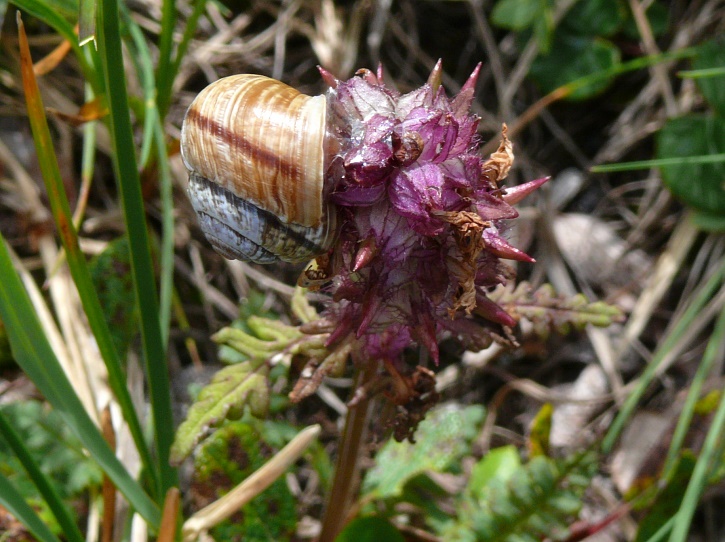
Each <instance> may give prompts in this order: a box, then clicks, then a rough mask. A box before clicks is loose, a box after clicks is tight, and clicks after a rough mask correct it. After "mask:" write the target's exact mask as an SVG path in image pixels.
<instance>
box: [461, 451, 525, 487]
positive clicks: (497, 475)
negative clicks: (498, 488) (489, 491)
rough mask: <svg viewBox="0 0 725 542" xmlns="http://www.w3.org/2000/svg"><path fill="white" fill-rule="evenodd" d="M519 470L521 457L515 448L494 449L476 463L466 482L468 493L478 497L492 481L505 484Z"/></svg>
mask: <svg viewBox="0 0 725 542" xmlns="http://www.w3.org/2000/svg"><path fill="white" fill-rule="evenodd" d="M519 468H521V456H520V455H519V452H518V450H517V449H516V447H515V446H502V447H501V448H494V449H493V450H491V451H490V452H488V453H487V454H486V455H485V456H483V458H481V460H480V461H479V462H478V463H476V464H475V465H474V467H473V470H472V471H471V478H470V479H469V481H468V491H469V492H471V494H473V495H479V494H480V493H481V491H482V490H483V488H484V487H486V486H487V485H488V484H489V483H491V482H492V481H493V480H496V481H498V482H503V483H506V482H508V481H509V480H510V479H511V477H512V476H513V475H514V472H516V470H518V469H519Z"/></svg>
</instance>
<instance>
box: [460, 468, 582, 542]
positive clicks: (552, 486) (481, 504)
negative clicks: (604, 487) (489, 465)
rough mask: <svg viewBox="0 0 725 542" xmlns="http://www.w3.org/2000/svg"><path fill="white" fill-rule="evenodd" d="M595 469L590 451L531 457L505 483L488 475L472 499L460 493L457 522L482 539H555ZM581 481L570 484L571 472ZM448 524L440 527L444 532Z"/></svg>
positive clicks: (561, 534)
mask: <svg viewBox="0 0 725 542" xmlns="http://www.w3.org/2000/svg"><path fill="white" fill-rule="evenodd" d="M595 469H596V463H595V456H594V455H593V454H580V455H578V456H576V457H574V458H568V459H563V460H553V459H550V458H547V457H544V456H539V457H535V458H533V459H532V460H531V461H529V463H527V464H526V465H523V466H521V467H520V468H518V469H517V470H516V471H515V472H514V474H513V475H512V476H511V478H510V480H508V482H507V483H502V482H501V481H500V480H497V479H494V480H492V482H491V483H490V484H488V485H486V486H485V487H484V488H483V491H482V492H481V493H480V495H479V496H478V498H476V499H473V500H471V499H470V498H468V497H467V496H466V495H464V497H463V498H462V500H461V502H460V504H459V507H458V512H459V513H458V522H459V523H460V524H462V525H470V526H471V527H472V528H473V530H474V531H475V535H476V540H486V541H487V542H495V541H505V542H514V541H519V540H541V539H544V538H547V539H552V540H561V539H563V538H565V537H566V535H567V526H568V525H570V524H571V521H573V519H574V517H575V514H576V512H577V511H578V510H579V508H580V507H581V504H582V500H581V496H582V494H583V492H584V490H585V489H586V487H587V485H588V483H589V481H590V480H591V477H592V476H593V474H594V472H595ZM577 475H578V476H579V477H583V478H585V479H586V480H587V483H585V484H572V483H571V481H572V479H573V478H574V477H575V476H577ZM453 531H454V529H453V528H452V527H451V526H450V525H447V526H446V532H453Z"/></svg>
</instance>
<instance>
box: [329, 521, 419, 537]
mask: <svg viewBox="0 0 725 542" xmlns="http://www.w3.org/2000/svg"><path fill="white" fill-rule="evenodd" d="M404 541H405V538H404V537H403V535H402V534H400V531H398V529H396V528H395V527H394V526H393V525H392V524H391V523H390V522H389V521H388V520H387V519H385V518H381V517H377V516H374V517H367V518H357V519H355V520H353V521H351V522H350V523H349V524H348V525H347V526H346V527H345V529H343V531H342V532H341V533H340V534H339V535H338V536H337V538H335V542H404Z"/></svg>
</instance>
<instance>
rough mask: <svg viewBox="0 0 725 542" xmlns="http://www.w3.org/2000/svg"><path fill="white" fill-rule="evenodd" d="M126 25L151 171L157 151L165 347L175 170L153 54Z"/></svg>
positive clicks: (161, 315)
mask: <svg viewBox="0 0 725 542" xmlns="http://www.w3.org/2000/svg"><path fill="white" fill-rule="evenodd" d="M123 15H124V22H125V24H126V26H127V28H128V29H129V33H130V34H131V38H132V40H133V44H129V47H131V45H133V46H134V47H135V49H134V52H135V53H136V54H134V55H132V56H133V58H134V61H135V65H136V71H137V72H138V74H139V79H140V80H141V85H142V87H143V92H144V103H145V119H144V137H143V147H142V149H141V164H142V165H143V167H144V168H147V167H148V166H149V164H150V163H151V161H152V155H151V152H152V150H154V149H155V150H156V156H155V160H156V161H155V164H156V166H157V168H158V174H159V197H160V199H161V231H162V236H161V247H160V257H159V262H160V272H159V290H160V292H159V323H160V325H161V336H162V340H163V342H164V344H166V343H167V341H168V337H169V328H170V325H171V301H172V299H171V298H172V291H173V281H174V202H173V194H172V179H171V170H170V168H169V157H168V154H167V152H166V135H165V133H164V127H163V125H162V121H161V116H160V114H159V110H158V108H157V106H156V85H155V83H154V71H153V65H152V60H151V54H150V52H149V50H148V47H147V46H146V41H145V38H144V35H143V32H142V31H141V29H140V28H139V26H138V25H137V24H136V22H135V21H134V20H133V19H132V18H131V17H130V16H129V15H128V12H127V11H126V10H124V11H123Z"/></svg>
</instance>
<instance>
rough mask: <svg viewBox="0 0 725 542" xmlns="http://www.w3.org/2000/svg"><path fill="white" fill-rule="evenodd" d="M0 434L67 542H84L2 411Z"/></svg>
mask: <svg viewBox="0 0 725 542" xmlns="http://www.w3.org/2000/svg"><path fill="white" fill-rule="evenodd" d="M0 434H2V436H3V437H5V440H6V441H7V443H8V445H9V446H10V448H11V449H12V450H13V452H14V453H15V455H16V456H17V458H18V459H19V460H20V463H22V465H23V467H24V468H25V471H26V472H27V473H28V476H29V477H30V479H31V480H32V481H33V483H34V484H35V487H36V488H38V491H39V492H40V494H41V495H42V496H43V499H44V500H45V502H46V503H47V504H48V507H49V508H50V510H51V512H53V515H54V516H55V519H56V520H58V524H59V525H60V528H61V529H62V530H63V534H64V535H65V537H66V539H67V540H68V541H69V542H84V540H85V538H84V537H83V533H81V530H80V529H79V528H78V525H76V522H75V521H74V520H73V516H72V515H71V513H70V512H69V511H68V508H66V506H65V504H64V503H63V499H62V498H61V496H60V494H59V493H58V490H57V489H56V488H55V486H54V485H53V484H52V482H51V481H50V480H49V479H48V477H46V476H45V474H43V472H42V471H41V470H40V467H38V464H37V463H36V461H35V460H34V459H33V457H32V456H31V455H30V452H29V451H28V449H27V448H26V447H25V444H23V441H22V440H21V438H20V435H18V433H17V432H16V431H15V429H13V427H12V426H11V425H10V423H9V422H8V420H7V418H5V415H4V414H3V413H2V410H0Z"/></svg>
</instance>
